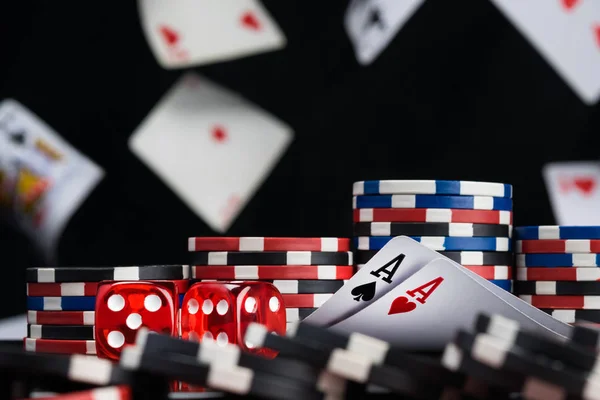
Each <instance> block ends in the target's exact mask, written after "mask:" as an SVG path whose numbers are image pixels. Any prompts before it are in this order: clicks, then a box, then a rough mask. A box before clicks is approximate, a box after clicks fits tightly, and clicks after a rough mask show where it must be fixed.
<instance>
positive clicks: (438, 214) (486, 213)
mask: <svg viewBox="0 0 600 400" xmlns="http://www.w3.org/2000/svg"><path fill="white" fill-rule="evenodd" d="M352 220H353V221H354V222H421V223H425V222H443V223H473V224H499V225H512V223H513V214H512V211H494V210H491V211H490V210H457V209H447V208H360V209H355V210H352Z"/></svg>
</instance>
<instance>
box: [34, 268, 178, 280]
mask: <svg viewBox="0 0 600 400" xmlns="http://www.w3.org/2000/svg"><path fill="white" fill-rule="evenodd" d="M182 279H189V267H188V266H187V265H145V266H138V267H135V266H129V267H62V268H27V272H26V280H27V282H39V283H56V282H58V283H63V282H100V281H156V280H182Z"/></svg>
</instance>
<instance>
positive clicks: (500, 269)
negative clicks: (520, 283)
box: [463, 265, 513, 280]
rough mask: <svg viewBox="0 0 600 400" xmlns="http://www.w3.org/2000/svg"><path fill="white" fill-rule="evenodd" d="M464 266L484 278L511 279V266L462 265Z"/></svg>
mask: <svg viewBox="0 0 600 400" xmlns="http://www.w3.org/2000/svg"><path fill="white" fill-rule="evenodd" d="M463 267H464V268H466V269H468V270H469V271H471V272H474V273H476V274H477V275H479V276H480V277H482V278H484V279H498V280H505V279H512V278H513V273H512V270H513V269H512V267H509V266H506V265H463Z"/></svg>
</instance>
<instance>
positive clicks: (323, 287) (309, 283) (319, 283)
mask: <svg viewBox="0 0 600 400" xmlns="http://www.w3.org/2000/svg"><path fill="white" fill-rule="evenodd" d="M257 280H259V281H261V282H269V283H271V284H273V285H274V286H275V287H276V288H277V290H279V292H280V293H282V294H310V293H335V292H337V291H338V289H340V288H341V287H342V286H344V284H345V283H346V281H345V280H340V279H335V280H324V279H322V280H319V279H281V280H279V279H277V280H273V279H257ZM206 281H209V282H214V280H206Z"/></svg>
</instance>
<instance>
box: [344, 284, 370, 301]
mask: <svg viewBox="0 0 600 400" xmlns="http://www.w3.org/2000/svg"><path fill="white" fill-rule="evenodd" d="M350 293H351V294H352V296H356V297H354V300H356V301H361V300H362V301H369V300H372V299H373V296H375V281H373V282H370V283H365V284H364V285H360V286H357V287H355V288H354V289H352V292H350Z"/></svg>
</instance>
